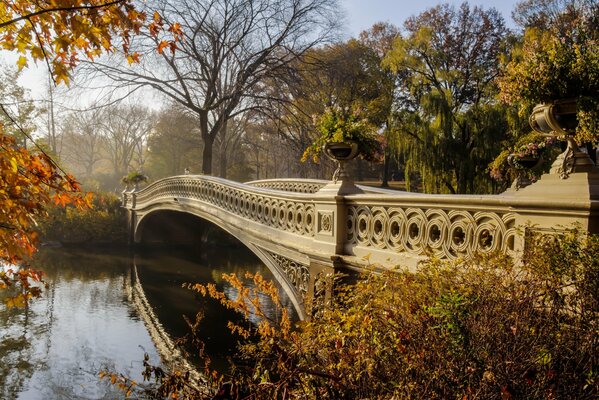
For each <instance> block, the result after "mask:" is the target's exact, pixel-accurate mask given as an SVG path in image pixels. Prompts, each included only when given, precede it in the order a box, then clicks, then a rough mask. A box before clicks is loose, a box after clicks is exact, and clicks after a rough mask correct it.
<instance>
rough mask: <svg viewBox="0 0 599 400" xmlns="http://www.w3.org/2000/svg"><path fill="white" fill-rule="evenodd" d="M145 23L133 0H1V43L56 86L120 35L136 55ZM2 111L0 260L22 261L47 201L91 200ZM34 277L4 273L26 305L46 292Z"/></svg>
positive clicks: (0, 278) (2, 283)
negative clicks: (24, 143)
mask: <svg viewBox="0 0 599 400" xmlns="http://www.w3.org/2000/svg"><path fill="white" fill-rule="evenodd" d="M144 20H145V15H144V14H143V13H140V12H138V11H136V10H135V8H134V7H133V5H132V2H131V1H129V0H53V1H28V0H5V1H2V2H0V46H1V47H2V49H4V50H9V51H13V52H16V53H18V54H19V57H18V60H17V65H18V67H19V68H20V69H22V68H25V67H27V66H28V64H29V61H30V60H34V61H43V62H45V63H46V65H47V67H48V69H49V70H50V71H51V73H52V75H53V77H54V81H55V82H56V83H60V82H67V83H68V80H69V70H70V69H71V68H72V67H73V66H75V65H76V64H77V63H78V62H79V60H80V58H81V57H86V58H88V59H93V58H95V57H97V56H98V55H100V54H101V53H103V52H105V51H114V50H115V43H116V41H115V37H118V38H120V39H119V40H118V43H119V44H122V45H124V50H125V52H126V53H127V54H128V56H129V57H131V58H132V59H134V58H135V56H136V55H135V53H130V52H128V50H127V45H128V44H129V42H130V40H131V35H132V34H133V33H135V32H137V31H139V29H140V27H141V25H142V23H143V22H144ZM150 24H151V22H150ZM155 31H156V33H158V31H159V28H158V27H156V28H155ZM133 61H134V60H133ZM0 108H1V111H2V113H3V114H4V116H5V118H3V120H2V121H0V211H1V212H0V259H1V260H2V261H5V262H9V263H17V262H20V261H21V260H23V258H25V257H26V256H30V255H31V254H32V253H33V252H34V251H35V244H36V232H35V229H34V226H35V225H36V220H37V219H39V218H43V217H44V216H45V215H47V213H46V206H47V205H49V204H51V203H55V204H60V205H62V206H65V205H66V204H69V203H70V204H75V205H77V206H84V205H89V202H90V197H89V196H88V195H85V194H83V193H81V191H80V187H79V185H78V183H77V182H76V181H75V180H74V178H73V177H72V176H71V175H69V174H67V173H66V172H64V171H63V170H62V169H60V167H59V166H58V165H57V164H56V163H55V162H54V161H53V160H52V159H51V158H50V157H49V156H48V155H47V154H46V153H45V152H43V150H41V149H39V150H40V151H39V152H29V151H28V150H26V149H25V148H23V147H21V146H19V145H18V143H17V142H16V141H15V139H14V137H12V136H9V135H7V130H8V129H10V130H16V131H18V133H19V134H22V135H24V136H25V137H27V135H28V134H29V133H28V132H27V129H26V127H24V126H22V125H21V124H20V123H19V120H18V118H15V116H13V115H12V113H11V112H10V110H9V109H8V107H7V105H5V104H0ZM30 278H34V279H38V278H39V276H38V275H37V274H36V273H35V272H33V271H30V270H26V269H21V270H18V271H15V270H14V269H10V270H9V271H3V272H2V273H0V287H1V288H6V287H7V286H14V287H16V288H17V289H19V294H18V296H16V297H14V298H13V300H14V302H16V303H19V304H22V303H24V302H25V301H27V299H28V298H30V297H31V296H32V295H35V294H36V293H38V292H39V291H38V290H36V289H35V288H32V287H31V286H30V284H29V283H30Z"/></svg>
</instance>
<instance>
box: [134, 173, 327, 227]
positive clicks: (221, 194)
mask: <svg viewBox="0 0 599 400" xmlns="http://www.w3.org/2000/svg"><path fill="white" fill-rule="evenodd" d="M212 179H213V178H212ZM212 179H210V178H209V179H206V178H204V177H195V178H194V177H185V178H183V177H175V178H171V179H164V180H161V181H158V182H156V183H154V184H153V185H150V186H148V187H147V188H145V189H144V190H142V191H140V192H137V193H136V194H135V196H136V201H137V205H138V206H139V207H144V206H145V205H149V204H152V203H153V202H156V201H160V200H162V199H165V198H167V199H169V198H170V199H175V201H181V200H188V199H191V200H199V201H202V202H205V203H209V204H212V205H214V206H217V207H220V208H221V209H223V210H226V211H228V212H230V213H232V214H235V215H238V216H240V217H243V218H247V219H249V220H252V221H254V222H258V223H260V224H263V225H266V226H270V227H273V228H276V229H279V230H282V231H288V232H292V233H295V234H299V235H303V236H314V231H315V228H314V225H315V212H314V204H313V202H312V201H311V200H309V199H307V198H306V200H305V201H301V200H297V199H292V198H284V197H283V196H280V195H279V196H277V195H270V194H267V193H260V192H259V190H256V191H252V190H251V188H250V189H249V190H244V189H242V188H239V187H236V186H231V185H227V184H226V183H222V182H219V181H217V180H212ZM126 201H127V198H125V199H124V202H126ZM125 204H130V201H128V202H127V203H125Z"/></svg>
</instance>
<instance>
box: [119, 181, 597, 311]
mask: <svg viewBox="0 0 599 400" xmlns="http://www.w3.org/2000/svg"><path fill="white" fill-rule="evenodd" d="M557 185H559V188H560V190H559V191H556V187H558V186H557ZM598 197H599V171H592V172H589V173H584V174H581V173H576V174H573V175H572V176H571V177H570V178H569V179H568V180H567V181H565V182H564V181H558V177H556V176H554V175H544V176H543V178H542V179H541V181H540V182H538V183H536V184H534V185H531V186H530V187H527V188H525V189H521V190H519V191H517V192H510V193H505V194H502V195H494V196H476V195H426V194H417V193H408V192H400V191H394V190H385V189H378V188H369V187H364V186H355V185H353V183H352V182H351V181H345V182H344V181H340V182H328V183H327V182H324V181H317V180H291V179H276V180H264V181H254V182H249V183H247V184H242V183H236V182H231V181H227V180H225V179H220V178H214V177H208V176H202V175H183V176H175V177H170V178H166V179H162V180H159V181H157V182H154V183H153V184H151V185H149V186H148V187H147V188H145V189H143V190H141V191H132V192H124V193H123V206H124V207H126V208H127V209H129V228H130V232H131V235H132V237H133V238H134V240H137V239H135V238H139V237H138V235H137V232H138V228H139V226H140V220H143V219H144V218H145V217H146V216H148V215H151V214H152V213H153V212H154V211H160V210H175V211H182V212H190V213H192V214H196V215H198V216H200V217H201V218H206V219H209V220H211V221H212V222H214V223H218V224H220V223H222V224H224V225H223V228H225V227H226V228H227V230H229V232H231V233H232V234H235V235H238V236H239V237H238V239H240V240H242V241H243V242H244V243H246V245H248V247H250V248H251V249H252V251H254V252H255V253H256V254H257V255H258V257H260V258H261V259H262V260H263V261H264V262H265V264H266V265H269V268H271V271H273V273H274V274H275V276H276V277H277V279H278V280H279V282H284V283H283V287H284V288H286V289H285V290H286V291H287V292H288V293H289V294H290V295H291V298H292V299H295V300H294V304H295V305H296V306H297V309H298V310H300V311H298V312H300V315H301V316H302V318H303V317H305V316H308V315H309V313H310V311H309V309H304V308H303V304H306V303H307V304H313V302H314V301H316V302H318V301H320V300H318V299H317V297H318V293H320V291H319V289H318V287H319V285H320V286H322V285H321V282H324V281H326V279H328V278H327V277H328V276H329V275H330V273H331V271H332V270H334V268H335V266H337V265H339V264H341V265H351V266H357V267H360V266H363V265H364V264H366V263H370V264H372V263H376V264H379V265H382V266H384V267H393V266H395V265H398V264H403V265H406V266H414V265H416V264H417V263H418V262H419V261H420V260H422V259H423V258H424V257H425V256H427V255H436V256H437V257H439V258H445V259H454V258H458V257H462V256H466V257H467V256H472V255H473V254H475V253H477V252H482V253H488V252H493V251H501V252H506V253H514V254H517V253H518V252H519V251H522V250H523V249H524V248H525V247H526V245H527V244H526V236H527V235H526V231H527V230H530V229H532V230H537V231H541V232H543V231H554V230H555V229H556V228H558V229H559V228H560V227H568V226H572V224H574V223H576V224H578V225H579V226H580V227H581V228H582V229H583V230H586V231H588V232H593V233H597V232H599V199H598ZM216 215H218V216H216ZM140 231H143V229H140ZM140 240H141V239H140Z"/></svg>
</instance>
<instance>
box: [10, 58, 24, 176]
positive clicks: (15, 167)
mask: <svg viewBox="0 0 599 400" xmlns="http://www.w3.org/2000/svg"><path fill="white" fill-rule="evenodd" d="M21 58H22V57H21ZM10 166H11V167H12V172H17V171H18V169H19V164H17V159H16V158H14V157H12V158H11V159H10Z"/></svg>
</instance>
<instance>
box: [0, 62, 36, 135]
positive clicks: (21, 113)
mask: <svg viewBox="0 0 599 400" xmlns="http://www.w3.org/2000/svg"><path fill="white" fill-rule="evenodd" d="M19 77H20V72H19V71H18V70H17V68H16V67H11V66H4V67H3V68H2V70H0V104H2V106H3V109H0V123H3V124H4V127H5V128H4V129H5V133H6V134H9V135H11V136H12V137H14V138H15V140H16V143H17V144H19V145H20V146H23V147H27V141H28V140H29V137H31V135H32V134H33V132H34V131H35V129H36V124H35V119H36V117H37V116H38V115H39V112H40V110H39V108H38V107H36V106H35V104H34V102H33V101H32V100H31V98H30V97H29V92H28V90H27V89H25V88H24V87H23V86H21V85H19V83H18V79H19ZM13 120H14V121H15V123H13Z"/></svg>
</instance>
